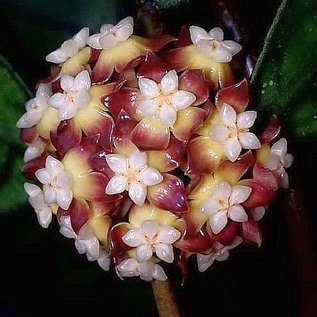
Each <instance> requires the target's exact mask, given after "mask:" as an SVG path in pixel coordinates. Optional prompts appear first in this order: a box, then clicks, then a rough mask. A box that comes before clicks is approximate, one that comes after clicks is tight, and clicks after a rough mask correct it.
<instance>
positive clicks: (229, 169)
mask: <svg viewBox="0 0 317 317" xmlns="http://www.w3.org/2000/svg"><path fill="white" fill-rule="evenodd" d="M254 161H255V160H254V157H253V155H252V152H251V151H248V152H246V153H245V154H243V155H241V156H240V157H239V158H238V159H237V160H236V161H235V162H231V161H229V160H225V161H223V162H222V163H221V164H220V166H219V167H218V168H217V169H216V170H215V173H214V177H215V179H216V180H223V181H226V182H228V183H230V184H231V185H235V184H236V183H237V182H238V181H239V179H240V178H241V177H242V176H243V175H244V174H245V173H246V172H247V171H248V170H249V168H250V167H251V166H252V165H253V164H254Z"/></svg>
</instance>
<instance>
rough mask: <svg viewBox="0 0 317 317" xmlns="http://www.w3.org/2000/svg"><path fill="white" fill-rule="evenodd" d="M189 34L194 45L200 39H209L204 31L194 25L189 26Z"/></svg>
mask: <svg viewBox="0 0 317 317" xmlns="http://www.w3.org/2000/svg"><path fill="white" fill-rule="evenodd" d="M189 33H190V38H191V41H192V42H193V43H194V44H197V43H198V42H199V41H200V40H202V39H210V36H209V34H208V33H207V32H206V30H205V29H203V28H201V27H199V26H196V25H191V26H190V28H189Z"/></svg>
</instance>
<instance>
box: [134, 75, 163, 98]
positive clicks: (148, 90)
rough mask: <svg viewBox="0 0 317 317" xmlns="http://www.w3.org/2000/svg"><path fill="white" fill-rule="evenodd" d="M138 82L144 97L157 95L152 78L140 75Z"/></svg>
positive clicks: (156, 87) (157, 90)
mask: <svg viewBox="0 0 317 317" xmlns="http://www.w3.org/2000/svg"><path fill="white" fill-rule="evenodd" d="M138 84H139V88H140V92H141V94H142V95H143V97H144V98H146V99H151V98H155V97H157V96H159V94H160V92H159V88H158V86H157V83H156V82H155V81H154V80H151V79H148V78H143V77H141V78H139V80H138Z"/></svg>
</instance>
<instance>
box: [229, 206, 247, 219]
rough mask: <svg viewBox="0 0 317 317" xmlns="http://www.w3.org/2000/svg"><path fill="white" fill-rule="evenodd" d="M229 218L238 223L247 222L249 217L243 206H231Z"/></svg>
mask: <svg viewBox="0 0 317 317" xmlns="http://www.w3.org/2000/svg"><path fill="white" fill-rule="evenodd" d="M228 217H229V218H230V219H231V220H233V221H237V222H245V221H247V220H248V215H247V214H246V212H245V210H244V208H243V207H242V206H241V205H233V206H231V207H230V208H229V210H228Z"/></svg>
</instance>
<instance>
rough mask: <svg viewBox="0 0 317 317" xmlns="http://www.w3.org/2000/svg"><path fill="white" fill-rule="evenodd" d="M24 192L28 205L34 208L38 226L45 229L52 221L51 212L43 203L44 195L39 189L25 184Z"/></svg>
mask: <svg viewBox="0 0 317 317" xmlns="http://www.w3.org/2000/svg"><path fill="white" fill-rule="evenodd" d="M24 190H25V191H26V193H27V194H28V195H29V203H30V205H31V206H32V207H33V208H34V211H35V213H36V216H37V220H38V222H39V224H40V225H41V226H42V227H43V228H47V227H48V226H49V224H50V223H51V221H52V210H51V208H50V207H49V206H48V205H47V204H46V203H45V202H44V195H43V192H42V190H41V188H40V187H38V186H37V185H34V184H30V183H25V184H24Z"/></svg>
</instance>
